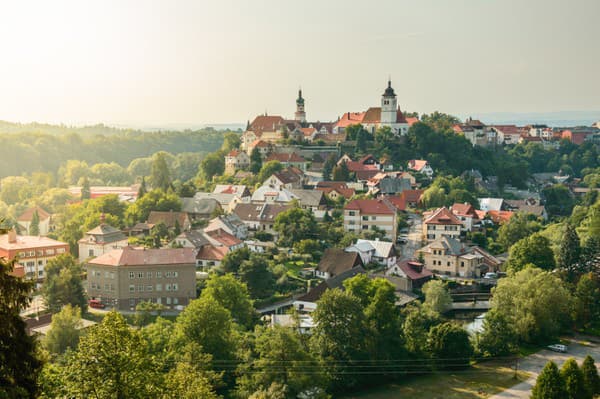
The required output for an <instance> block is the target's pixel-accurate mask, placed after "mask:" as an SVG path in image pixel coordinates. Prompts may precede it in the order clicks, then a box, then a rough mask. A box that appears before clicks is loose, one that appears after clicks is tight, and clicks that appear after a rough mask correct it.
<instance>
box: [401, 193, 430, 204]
mask: <svg viewBox="0 0 600 399" xmlns="http://www.w3.org/2000/svg"><path fill="white" fill-rule="evenodd" d="M424 192H425V190H404V191H402V193H401V194H400V195H401V196H402V197H404V200H405V201H406V202H415V203H417V202H419V201H421V196H422V195H423V193H424Z"/></svg>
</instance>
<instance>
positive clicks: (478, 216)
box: [475, 209, 487, 220]
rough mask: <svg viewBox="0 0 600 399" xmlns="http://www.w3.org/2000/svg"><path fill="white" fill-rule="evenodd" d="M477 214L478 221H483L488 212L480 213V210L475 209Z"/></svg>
mask: <svg viewBox="0 0 600 399" xmlns="http://www.w3.org/2000/svg"><path fill="white" fill-rule="evenodd" d="M475 214H476V215H477V219H479V220H483V219H485V215H486V214H487V212H486V211H480V210H479V209H475Z"/></svg>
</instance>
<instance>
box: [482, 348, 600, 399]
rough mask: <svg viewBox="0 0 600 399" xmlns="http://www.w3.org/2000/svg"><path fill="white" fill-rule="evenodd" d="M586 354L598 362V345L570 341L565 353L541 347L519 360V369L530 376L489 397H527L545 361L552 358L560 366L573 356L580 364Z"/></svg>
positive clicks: (499, 398)
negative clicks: (539, 349) (541, 348)
mask: <svg viewBox="0 0 600 399" xmlns="http://www.w3.org/2000/svg"><path fill="white" fill-rule="evenodd" d="M587 355H591V356H592V357H593V358H594V360H595V361H596V363H598V362H599V361H600V345H598V344H591V343H586V345H582V344H579V343H575V342H570V343H569V351H568V352H567V353H557V352H552V351H550V350H548V349H543V350H541V351H539V352H537V353H534V354H533V355H530V356H527V357H525V358H523V359H521V360H520V361H519V369H520V370H524V371H527V372H528V373H530V374H531V378H529V379H528V380H527V381H524V382H522V383H520V384H517V385H515V386H513V387H511V388H509V389H507V390H505V391H503V392H500V393H499V394H497V395H494V396H491V397H490V399H508V398H513V399H514V398H519V399H521V398H522V399H526V398H529V396H530V395H531V389H532V388H533V386H534V385H535V380H536V378H537V376H538V374H539V373H540V371H542V369H543V368H544V366H545V365H546V363H547V362H549V361H550V360H552V361H553V362H554V363H556V365H557V366H558V367H559V368H560V367H562V365H563V363H564V362H565V360H567V359H569V358H571V357H574V358H575V360H577V363H579V365H581V363H582V362H583V359H584V358H585V357H586V356H587Z"/></svg>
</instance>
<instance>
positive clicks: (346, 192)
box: [316, 187, 355, 199]
mask: <svg viewBox="0 0 600 399" xmlns="http://www.w3.org/2000/svg"><path fill="white" fill-rule="evenodd" d="M316 189H317V190H319V191H323V192H324V193H325V194H329V193H331V192H332V191H335V192H336V193H338V194H340V195H341V196H342V197H344V198H346V199H350V198H352V196H353V195H354V193H355V192H354V189H353V188H340V187H317V188H316Z"/></svg>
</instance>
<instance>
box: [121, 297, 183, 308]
mask: <svg viewBox="0 0 600 399" xmlns="http://www.w3.org/2000/svg"><path fill="white" fill-rule="evenodd" d="M163 299H164V302H165V304H166V305H171V304H173V305H179V298H171V297H166V298H156V301H154V300H152V302H154V303H163ZM146 300H147V299H140V300H139V301H140V302H141V301H146ZM135 301H136V299H135V298H131V299H129V306H131V307H134V306H135Z"/></svg>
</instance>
